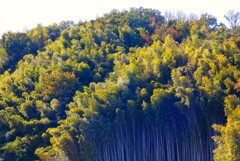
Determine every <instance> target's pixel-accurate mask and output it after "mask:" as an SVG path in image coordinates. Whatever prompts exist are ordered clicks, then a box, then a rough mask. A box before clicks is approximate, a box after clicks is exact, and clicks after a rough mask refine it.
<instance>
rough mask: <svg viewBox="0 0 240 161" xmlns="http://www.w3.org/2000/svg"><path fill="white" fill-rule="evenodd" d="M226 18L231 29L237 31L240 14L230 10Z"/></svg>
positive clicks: (239, 23)
mask: <svg viewBox="0 0 240 161" xmlns="http://www.w3.org/2000/svg"><path fill="white" fill-rule="evenodd" d="M224 17H225V18H226V20H227V21H228V23H229V25H230V27H231V28H233V29H236V28H237V27H238V26H239V25H240V12H236V13H235V12H234V11H233V10H230V11H228V13H227V14H226V15H224Z"/></svg>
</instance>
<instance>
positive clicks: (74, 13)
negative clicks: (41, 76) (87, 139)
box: [0, 0, 240, 35]
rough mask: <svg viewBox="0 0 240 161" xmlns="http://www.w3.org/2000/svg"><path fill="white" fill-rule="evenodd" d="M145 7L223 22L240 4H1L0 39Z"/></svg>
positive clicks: (181, 0) (172, 0) (29, 0)
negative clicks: (13, 33)
mask: <svg viewBox="0 0 240 161" xmlns="http://www.w3.org/2000/svg"><path fill="white" fill-rule="evenodd" d="M130 7H144V8H153V9H158V10H159V11H160V12H162V13H164V11H166V10H167V11H168V10H171V11H179V10H180V11H183V12H185V13H195V14H197V15H199V14H201V13H206V12H207V13H209V14H212V15H213V16H216V17H217V18H218V21H219V22H224V18H223V16H224V14H226V13H227V11H229V10H234V11H235V12H237V11H239V12H240V0H86V1H84V0H0V35H2V33H4V32H7V31H23V30H24V29H26V28H27V29H31V28H33V27H36V26H37V24H39V23H41V24H42V25H44V26H46V25H49V24H52V23H54V22H57V23H58V22H60V21H62V20H72V21H74V22H76V23H77V22H79V20H82V21H85V20H89V19H95V18H96V17H97V16H102V15H103V14H104V13H108V12H110V11H111V10H112V9H119V10H123V9H125V10H128V9H129V8H130Z"/></svg>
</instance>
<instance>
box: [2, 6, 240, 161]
mask: <svg viewBox="0 0 240 161" xmlns="http://www.w3.org/2000/svg"><path fill="white" fill-rule="evenodd" d="M226 18H227V20H228V21H229V24H230V27H226V25H224V24H222V23H220V24H219V23H217V19H216V18H215V17H213V16H211V15H209V14H207V13H206V14H203V15H201V16H200V17H199V18H198V17H197V16H195V15H185V14H184V13H182V12H179V13H178V14H175V15H174V14H170V13H169V14H167V13H166V14H165V15H164V14H161V13H160V12H159V11H157V10H153V9H144V8H132V9H130V10H129V11H118V10H113V11H112V12H110V13H109V14H105V15H104V16H103V17H99V18H96V19H95V20H91V21H85V22H81V21H80V22H79V23H77V24H75V23H74V22H71V21H63V22H61V23H59V24H52V25H50V26H46V27H44V26H42V25H38V26H37V27H36V28H33V29H30V30H28V31H26V32H15V33H14V32H8V33H5V34H3V35H2V38H1V40H0V72H1V75H0V158H3V159H5V160H7V161H33V160H36V161H37V160H43V161H211V160H216V161H237V160H240V133H239V131H240V112H239V111H240V100H239V94H240V93H239V92H240V70H239V68H240V50H239V49H240V27H239V25H238V22H239V21H240V13H239V12H237V13H234V12H233V11H230V12H229V13H228V14H227V15H226ZM234 18H235V20H234Z"/></svg>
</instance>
